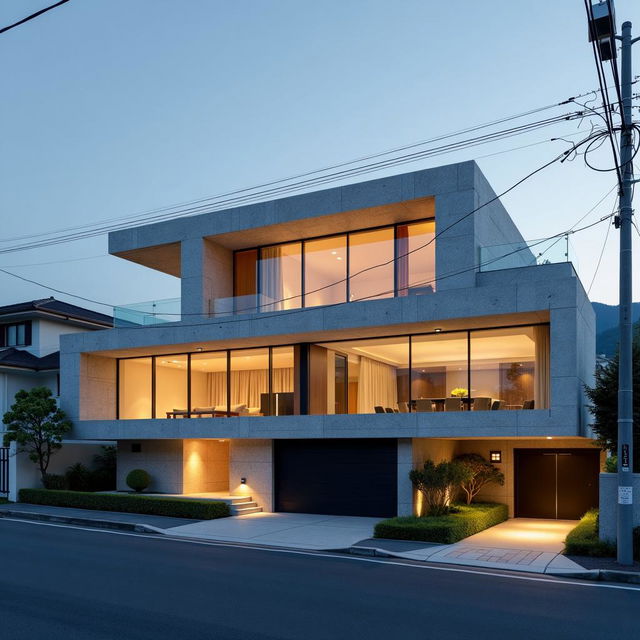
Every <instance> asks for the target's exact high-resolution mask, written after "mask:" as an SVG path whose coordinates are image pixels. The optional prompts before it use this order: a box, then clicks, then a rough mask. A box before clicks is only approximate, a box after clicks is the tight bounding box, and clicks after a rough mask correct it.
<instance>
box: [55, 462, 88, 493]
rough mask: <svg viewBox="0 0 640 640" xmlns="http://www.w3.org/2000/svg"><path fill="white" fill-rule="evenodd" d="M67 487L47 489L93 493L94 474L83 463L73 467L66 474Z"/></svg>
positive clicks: (77, 463)
mask: <svg viewBox="0 0 640 640" xmlns="http://www.w3.org/2000/svg"><path fill="white" fill-rule="evenodd" d="M65 476H66V478H67V487H47V488H48V489H52V488H56V489H62V488H66V489H71V491H93V482H92V477H91V476H92V472H91V471H90V470H89V469H87V467H85V466H84V465H83V464H82V463H81V462H76V464H74V465H71V466H70V467H69V468H68V469H67V472H66V473H65Z"/></svg>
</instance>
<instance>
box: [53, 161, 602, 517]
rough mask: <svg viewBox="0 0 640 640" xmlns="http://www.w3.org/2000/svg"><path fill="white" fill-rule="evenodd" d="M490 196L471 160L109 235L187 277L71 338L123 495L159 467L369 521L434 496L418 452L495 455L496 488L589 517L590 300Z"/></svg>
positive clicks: (73, 376)
mask: <svg viewBox="0 0 640 640" xmlns="http://www.w3.org/2000/svg"><path fill="white" fill-rule="evenodd" d="M494 197H495V194H494V192H493V191H492V189H491V187H490V186H489V184H488V183H487V181H486V179H485V178H484V176H483V175H482V173H481V172H480V170H479V168H478V167H477V165H476V164H475V163H474V162H464V163H460V164H454V165H449V166H444V167H438V168H434V169H427V170H423V171H417V172H414V173H407V174H403V175H397V176H392V177H388V178H382V179H378V180H373V181H369V182H364V183H360V184H352V185H348V186H341V187H336V188H331V189H327V190H324V191H319V192H314V193H308V194H304V195H297V196H293V197H288V198H283V199H279V200H274V201H271V202H264V203H261V204H253V205H248V206H244V207H239V208H234V209H229V210H225V211H218V212H213V213H208V214H203V215H198V216H192V217H187V218H182V219H178V220H172V221H168V222H161V223H157V224H150V225H147V226H142V227H137V228H132V229H126V230H122V231H116V232H113V233H111V234H110V237H109V248H110V253H111V254H113V255H115V256H119V257H121V258H123V259H126V260H130V261H133V262H136V263H138V264H142V265H146V266H148V267H149V268H152V269H155V270H158V271H161V272H163V273H167V274H171V275H173V276H175V277H177V278H180V280H181V292H182V295H181V301H180V310H179V311H178V310H176V311H174V312H173V313H177V314H178V315H175V316H171V315H170V314H169V313H168V312H167V309H168V307H167V306H166V305H165V306H163V305H162V304H160V303H157V304H154V305H151V304H150V305H148V307H147V309H148V313H145V312H144V309H145V307H144V306H141V305H137V306H135V307H131V308H129V309H116V325H118V324H120V325H121V326H116V328H114V329H113V330H110V331H106V332H96V333H93V334H85V335H82V336H73V335H71V336H64V337H63V339H62V355H61V358H62V360H61V362H62V406H63V408H64V409H65V411H67V412H68V413H69V414H70V416H71V417H72V419H73V421H74V431H73V436H74V437H75V438H77V439H113V440H117V441H118V466H119V470H118V477H119V487H120V488H122V489H124V488H125V483H124V478H125V476H126V474H127V472H128V471H129V470H131V469H133V468H144V469H146V470H147V471H149V472H150V474H151V475H152V478H153V483H152V486H151V490H153V491H158V492H167V493H202V492H212V493H213V492H217V494H218V495H228V494H241V495H242V494H244V495H251V496H252V498H253V500H254V501H256V502H257V503H258V504H259V505H260V506H261V507H262V508H263V509H265V510H267V511H289V512H307V513H325V514H347V515H356V516H357V515H363V516H364V515H366V516H389V515H395V514H410V513H412V512H415V511H417V510H418V509H419V506H420V505H419V496H417V495H416V494H415V492H414V490H413V488H412V486H411V483H410V482H409V477H408V474H409V471H410V469H411V468H412V467H414V466H419V465H421V464H422V463H423V462H424V460H425V459H427V458H431V459H433V460H435V461H436V462H438V461H440V460H442V459H448V458H451V457H452V456H455V455H457V454H459V453H464V452H478V453H480V454H482V455H483V456H485V458H487V459H489V458H491V459H492V460H493V461H494V462H495V464H496V465H497V466H498V467H499V468H500V469H501V470H502V471H504V473H505V476H506V483H505V486H504V487H500V486H489V487H487V489H486V490H485V491H484V492H483V494H482V495H481V497H482V498H485V499H488V500H499V501H504V502H507V503H508V504H509V506H510V510H511V513H512V514H515V515H518V516H530V517H545V518H575V517H578V516H580V515H581V514H582V512H584V511H585V510H586V509H587V508H589V507H591V506H597V503H598V495H597V491H598V482H597V480H598V473H599V468H600V454H599V451H598V450H597V449H596V448H595V447H594V446H593V442H592V440H591V433H590V431H589V429H588V426H587V415H586V410H585V398H584V393H583V385H584V384H585V383H590V382H591V381H592V376H593V371H594V366H595V346H594V345H595V317H594V312H593V309H592V307H591V304H590V302H589V300H588V298H587V296H586V294H585V291H584V289H583V287H582V284H581V283H580V281H579V279H578V277H577V276H576V273H575V271H574V269H573V266H572V265H571V264H570V263H567V262H565V263H560V264H548V263H546V264H537V261H536V258H535V257H534V255H533V253H532V252H531V251H530V250H529V249H528V248H527V246H526V244H525V243H524V241H523V238H522V236H521V235H520V232H519V231H518V229H517V228H516V226H515V225H514V223H513V221H512V220H511V218H510V217H509V215H508V214H507V212H506V211H505V209H504V208H503V206H502V205H501V203H500V202H499V201H497V200H496V201H493V202H491V203H490V204H488V205H487V206H484V207H482V208H480V209H479V210H478V211H477V212H475V213H471V212H473V211H474V210H475V209H476V208H477V207H478V206H479V205H480V204H483V203H487V202H488V201H490V200H491V199H492V198H494ZM556 231H557V229H540V230H539V234H538V235H540V236H544V235H545V234H548V233H552V232H556ZM546 258H547V256H543V257H542V258H541V259H540V261H541V262H543V261H544V262H546ZM160 310H162V313H161V312H160ZM180 313H181V314H182V315H181V316H180V315H179V314H180ZM118 318H121V320H120V322H118V320H117V319H118ZM167 320H170V321H167ZM136 323H137V324H136ZM454 390H456V392H457V393H459V394H460V396H461V397H453V396H452V392H453V391H454Z"/></svg>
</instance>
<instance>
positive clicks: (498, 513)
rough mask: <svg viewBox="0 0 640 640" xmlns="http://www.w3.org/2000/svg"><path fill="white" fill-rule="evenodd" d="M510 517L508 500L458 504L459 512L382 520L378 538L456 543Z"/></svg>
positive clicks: (379, 523) (378, 526) (378, 528)
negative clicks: (503, 501)
mask: <svg viewBox="0 0 640 640" xmlns="http://www.w3.org/2000/svg"><path fill="white" fill-rule="evenodd" d="M508 517H509V509H508V508H507V505H506V504H498V503H482V502H478V503H475V504H471V505H457V506H456V508H455V513H449V514H447V515H442V516H423V517H416V516H409V517H405V518H390V519H388V520H382V521H381V522H378V524H377V525H376V526H375V530H374V536H375V537H376V538H393V539H395V540H418V541H421V542H439V543H442V544H452V543H453V542H458V541H459V540H462V539H463V538H466V537H468V536H471V535H473V534H474V533H478V532H480V531H483V530H484V529H488V528H489V527H493V526H494V525H496V524H499V523H500V522H504V521H505V520H506V519H507V518H508Z"/></svg>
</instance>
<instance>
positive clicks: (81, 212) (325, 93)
mask: <svg viewBox="0 0 640 640" xmlns="http://www.w3.org/2000/svg"><path fill="white" fill-rule="evenodd" d="M50 3H51V2H50V0H38V1H35V0H2V2H1V3H0V24H1V25H4V24H9V23H11V22H13V21H15V20H16V19H19V18H21V17H23V16H25V15H26V14H28V13H31V12H33V11H36V10H38V9H40V8H42V7H44V6H46V5H47V4H50ZM616 10H617V15H618V23H619V24H620V23H621V22H622V21H623V20H625V19H630V20H632V21H633V20H635V22H636V34H640V5H639V4H638V3H637V2H634V1H633V0H618V1H617V2H616ZM586 34H587V27H586V20H585V15H584V7H583V2H582V0H563V1H562V2H557V1H552V0H540V1H539V2H531V1H530V0H526V1H525V0H513V1H511V2H506V1H502V2H500V1H498V0H494V1H493V2H477V1H476V0H448V1H447V2H441V1H440V2H435V0H417V1H414V0H395V1H393V2H392V1H386V2H384V1H379V0H366V1H365V0H340V1H333V0H322V1H321V2H311V1H307V0H297V1H289V0H278V1H267V0H253V1H246V0H245V1H242V0H240V1H237V0H236V1H233V2H231V1H229V2H222V1H217V0H135V1H134V0H72V1H71V2H69V3H67V4H66V5H63V6H61V7H60V8H58V9H55V10H53V11H51V12H50V13H48V14H46V15H43V16H41V17H40V18H38V19H37V20H34V21H32V22H30V23H28V24H26V25H23V26H22V27H19V28H17V29H14V30H12V31H10V32H7V33H5V34H3V35H1V36H0V60H1V61H2V76H3V89H2V99H1V100H0V128H1V137H2V146H1V151H0V211H1V212H2V217H1V220H2V225H1V226H0V229H2V231H1V232H0V240H6V239H7V238H15V237H20V236H27V235H30V234H34V233H39V232H44V231H50V230H55V229H59V228H64V227H69V226H73V225H77V224H85V223H91V222H96V221H99V220H104V219H112V218H116V217H121V216H125V215H129V214H134V213H138V212H141V211H146V210H150V209H153V208H156V207H162V206H165V205H170V204H173V203H176V202H184V201H189V200H193V199H196V198H200V197H206V196H210V195H215V194H218V193H221V192H224V191H228V190H231V189H235V188H242V187H246V186H250V185H254V184H257V183H261V182H265V181H269V180H272V179H277V178H280V177H283V176H288V175H291V174H295V173H299V172H302V171H305V170H312V169H315V168H318V167H323V166H325V165H329V164H332V163H336V162H340V161H343V160H349V159H352V158H356V157H359V156H362V155H366V154H369V153H375V152H377V151H380V150H385V149H388V148H390V147H394V146H397V145H401V144H405V143H411V142H413V141H418V140H423V139H426V138H430V137H433V136H437V135H440V134H445V133H448V132H451V131H455V130H458V129H462V128H465V127H467V126H470V125H474V124H478V123H483V122H486V121H489V120H493V119H496V118H499V117H503V116H508V115H511V114H515V113H519V112H523V111H526V110H528V109H532V108H535V107H539V106H545V105H548V104H552V103H556V102H559V101H561V100H563V99H565V98H568V97H569V96H573V95H576V94H578V93H583V92H587V91H589V90H591V89H594V88H595V87H596V86H597V77H596V72H595V66H594V62H593V57H592V53H591V49H590V45H589V44H588V42H587V37H586ZM638 46H640V45H638ZM639 56H640V54H639V53H638V52H637V51H636V55H635V60H636V63H637V64H636V68H637V69H638V74H640V66H638V63H640V59H639ZM638 86H640V85H638ZM567 109H568V110H571V109H572V107H567ZM560 112H561V110H560V109H558V110H557V111H555V112H553V113H560ZM549 113H551V112H544V113H543V114H542V115H543V116H544V115H547V114H549ZM636 115H637V111H636ZM537 117H538V116H531V119H533V118H537ZM525 120H526V119H523V120H522V122H524V121H525ZM577 124H578V123H577V122H566V123H562V124H561V125H558V126H556V127H555V128H553V129H545V130H543V131H538V132H537V133H531V134H528V135H527V136H523V137H518V138H513V139H510V140H506V141H503V142H499V143H494V144H492V145H490V146H483V147H478V148H475V149H469V150H467V151H464V152H460V153H456V154H451V155H447V156H441V157H438V158H434V159H430V160H423V161H420V162H416V163H414V164H410V165H405V166H404V167H399V168H395V169H393V170H391V171H387V172H386V173H400V172H402V171H409V170H415V169H420V168H425V167H429V166H436V165H439V164H448V163H450V162H456V161H460V160H466V159H471V158H477V159H478V163H479V164H480V167H481V168H482V170H483V171H484V172H485V174H486V175H487V177H488V179H489V181H490V182H491V183H492V184H493V186H494V188H495V190H496V191H497V192H500V191H502V190H504V189H505V188H507V187H508V186H510V185H511V184H513V183H514V182H515V181H517V180H518V179H520V178H521V177H522V176H524V175H525V174H527V173H529V172H530V171H532V170H533V169H535V168H536V167H538V166H539V165H541V164H542V163H543V162H545V161H547V160H549V159H551V158H552V157H553V156H554V155H556V154H557V153H559V152H560V151H561V150H562V149H564V148H566V145H564V143H561V142H545V143H544V144H539V145H536V146H533V147H529V148H525V149H520V150H516V151H509V152H508V153H499V152H502V151H507V150H510V149H513V148H514V147H518V146H522V145H527V144H531V143H535V142H542V141H546V140H548V139H549V138H551V137H559V136H567V135H571V136H572V137H571V138H570V139H571V140H576V139H577V137H576V135H575V134H576V132H577ZM582 128H583V130H584V131H585V133H586V132H588V124H587V122H583V124H582ZM495 153H498V155H492V156H491V157H481V156H485V155H487V154H495ZM592 159H593V160H594V161H597V163H598V164H599V165H601V166H608V165H609V164H610V162H611V160H610V155H608V150H607V149H606V147H604V148H603V149H602V151H601V153H600V154H596V155H594V156H593V158H592ZM379 175H384V172H383V173H380V174H373V175H371V176H368V177H377V176H379ZM354 180H357V178H356V179H354ZM613 185H614V176H613V174H610V173H597V172H594V171H591V170H589V169H587V168H586V167H585V166H584V164H583V163H582V161H581V160H580V159H577V160H575V161H574V162H572V163H564V164H562V165H554V166H553V167H551V168H550V169H548V170H546V171H545V172H543V173H541V174H539V175H538V176H536V177H535V178H533V179H531V180H530V181H528V182H527V183H526V184H524V185H523V186H521V187H519V188H518V189H516V190H515V191H514V192H513V193H512V194H509V195H508V196H507V197H505V199H504V203H505V205H506V207H507V209H508V210H509V211H510V213H511V215H512V217H513V218H514V220H515V221H516V223H517V224H518V226H519V227H520V229H521V230H522V232H523V235H524V236H525V237H526V238H540V237H544V236H548V235H551V234H553V233H557V232H560V231H562V230H564V229H565V228H568V227H570V226H571V225H573V224H574V223H575V222H576V221H577V220H578V219H579V218H580V217H581V216H582V215H583V214H585V213H586V212H587V211H588V210H589V209H590V208H591V207H592V206H593V205H594V204H595V203H596V202H597V201H598V200H599V199H600V198H601V197H602V196H604V195H605V194H606V193H607V192H608V191H609V190H610V189H611V188H612V187H613ZM613 204H614V202H613V194H612V195H611V196H610V197H609V198H607V199H606V200H605V201H604V202H603V203H602V205H601V206H600V207H599V208H598V209H597V210H596V211H594V212H593V213H592V214H591V215H590V216H589V217H588V218H586V220H585V222H586V223H588V222H591V221H595V220H596V219H598V217H600V216H602V215H605V214H607V213H610V212H611V210H612V206H613ZM605 233H606V225H605V224H602V225H598V226H596V227H594V228H593V229H592V230H589V231H586V232H584V233H582V234H579V235H576V236H574V238H573V244H574V246H575V248H576V253H577V256H578V268H579V273H580V276H581V278H582V280H583V282H584V284H585V286H586V287H588V286H589V284H590V283H591V280H592V277H593V274H594V270H595V264H596V261H597V258H598V255H599V254H600V251H601V249H602V246H603V241H604V236H605ZM638 241H639V238H638V235H637V234H636V235H635V238H634V242H635V245H634V246H635V248H636V254H637V250H638V248H639V246H640V243H639V242H638ZM15 243H16V241H12V242H10V243H8V242H0V249H1V248H2V247H4V246H7V245H8V244H15ZM617 247H618V243H617V232H615V231H614V230H612V231H611V233H610V235H609V238H608V241H607V244H606V247H605V251H604V257H603V261H602V265H601V267H600V269H599V271H598V274H597V278H596V280H595V282H594V284H593V288H592V291H591V298H592V299H593V300H597V301H602V302H608V303H617V285H616V282H617ZM106 252H107V240H106V236H101V237H98V238H92V239H88V240H83V241H78V242H73V243H68V244H64V245H59V246H54V247H50V248H46V249H39V250H31V251H23V252H16V253H10V254H4V255H0V267H2V268H4V267H6V268H8V269H10V270H11V271H14V272H15V273H18V274H20V275H22V276H24V277H27V278H31V279H34V280H37V281H39V282H42V283H44V284H47V285H49V286H52V287H55V288H59V289H62V290H65V291H69V292H71V293H75V294H78V295H81V296H86V297H88V298H92V299H95V300H98V301H101V302H105V303H110V304H120V303H131V302H136V301H141V300H151V299H156V298H171V297H175V296H177V295H178V294H179V283H178V281H177V280H176V279H174V278H171V277H169V276H164V275H161V274H157V273H155V272H152V271H150V270H147V269H144V268H142V267H139V266H136V265H133V264H130V263H128V262H125V261H123V260H119V259H117V258H113V257H110V256H108V255H107V253H106ZM85 258H86V259H85ZM43 263H46V264H43ZM638 264H640V261H636V265H638ZM25 265H30V266H25ZM636 272H640V271H639V270H638V269H637V268H636ZM47 295H50V292H48V291H47V290H46V289H43V288H41V287H38V286H35V285H29V284H25V283H24V282H20V281H18V280H16V279H14V278H11V277H9V276H7V275H4V274H1V273H0V304H7V303H10V302H14V301H18V300H24V299H30V298H36V297H45V296H47ZM55 295H56V297H58V298H61V299H67V300H68V301H70V302H76V303H79V304H82V302H80V301H78V300H74V299H73V298H66V297H65V296H62V295H60V294H55ZM634 298H635V299H640V281H639V280H638V279H636V283H635V295H634ZM95 308H99V309H100V310H103V311H108V309H107V308H105V307H95Z"/></svg>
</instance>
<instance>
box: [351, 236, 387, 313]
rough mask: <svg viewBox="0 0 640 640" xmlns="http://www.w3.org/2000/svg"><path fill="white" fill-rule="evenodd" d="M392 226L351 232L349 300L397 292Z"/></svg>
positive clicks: (384, 295) (384, 296)
mask: <svg viewBox="0 0 640 640" xmlns="http://www.w3.org/2000/svg"><path fill="white" fill-rule="evenodd" d="M393 245H394V241H393V227H386V228H384V229H376V230H373V231H360V232H358V233H351V234H349V302H353V301H357V300H375V299H377V298H392V297H393V295H394V273H395V266H394V246H393Z"/></svg>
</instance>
